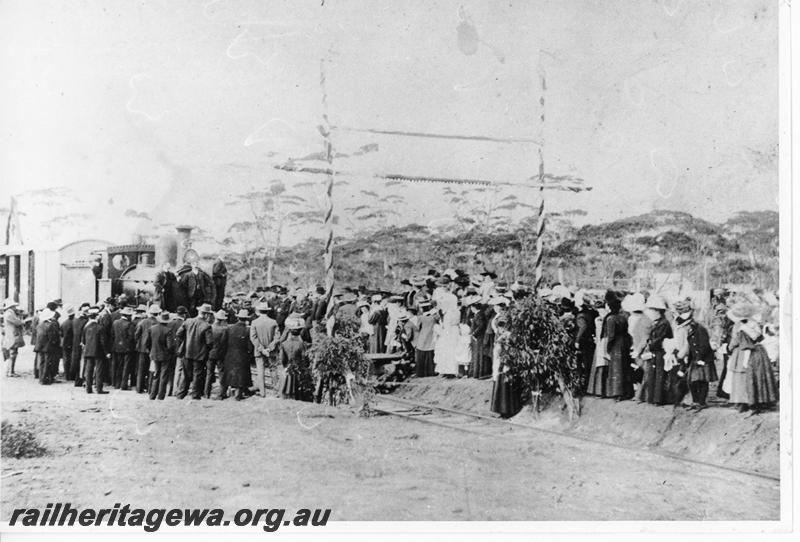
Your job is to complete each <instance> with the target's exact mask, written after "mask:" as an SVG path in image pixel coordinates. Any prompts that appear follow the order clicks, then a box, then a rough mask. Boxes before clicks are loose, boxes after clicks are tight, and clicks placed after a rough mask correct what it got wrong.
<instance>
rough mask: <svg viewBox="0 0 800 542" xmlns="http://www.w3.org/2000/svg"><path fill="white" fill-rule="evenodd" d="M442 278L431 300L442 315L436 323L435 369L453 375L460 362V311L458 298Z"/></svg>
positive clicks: (440, 372) (456, 371)
mask: <svg viewBox="0 0 800 542" xmlns="http://www.w3.org/2000/svg"><path fill="white" fill-rule="evenodd" d="M442 278H443V279H445V280H442V281H441V282H440V284H441V286H442V287H439V288H437V289H436V290H435V291H434V292H433V300H434V301H435V302H436V306H437V308H438V309H439V311H440V312H441V315H442V320H441V322H440V323H439V324H438V334H437V337H436V345H435V346H434V358H435V359H436V371H437V372H438V373H439V374H440V375H445V376H455V375H457V374H458V365H459V363H460V361H459V357H458V355H459V354H458V353H459V343H460V339H461V334H460V332H459V328H458V325H459V322H460V321H461V312H460V311H459V308H458V298H457V297H456V296H455V294H453V293H452V292H451V291H450V290H449V289H448V288H446V286H449V285H450V281H449V280H447V277H442Z"/></svg>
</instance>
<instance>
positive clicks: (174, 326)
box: [167, 305, 189, 395]
mask: <svg viewBox="0 0 800 542" xmlns="http://www.w3.org/2000/svg"><path fill="white" fill-rule="evenodd" d="M188 315H189V313H188V311H187V310H186V307H184V306H183V305H181V306H179V307H178V308H177V310H176V311H175V315H174V316H173V317H172V320H170V321H169V332H170V334H171V335H172V357H171V358H170V360H169V363H168V364H167V368H168V370H169V374H168V377H169V378H168V379H167V395H172V394H173V387H178V388H179V387H180V386H181V380H180V378H181V377H183V364H182V362H179V358H180V357H181V356H182V354H181V347H182V346H183V345H182V344H181V343H180V341H178V330H179V329H180V327H181V326H182V325H183V322H184V321H185V320H186V317H187V316H188ZM176 369H177V370H179V371H180V372H179V375H178V379H177V380H178V382H177V383H175V380H176V377H175V371H176Z"/></svg>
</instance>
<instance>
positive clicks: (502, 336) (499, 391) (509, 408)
mask: <svg viewBox="0 0 800 542" xmlns="http://www.w3.org/2000/svg"><path fill="white" fill-rule="evenodd" d="M492 325H493V326H494V332H495V339H494V340H495V342H494V352H493V358H494V360H495V364H494V368H493V369H494V374H493V380H494V385H493V386H492V401H491V405H490V408H491V411H492V412H495V413H497V414H500V417H501V418H510V417H511V416H514V415H515V414H516V413H517V412H519V409H520V408H521V407H522V399H521V397H520V392H519V387H518V386H517V385H516V383H515V382H514V381H513V380H512V379H511V378H510V377H509V376H508V364H507V363H506V362H505V361H504V360H503V358H502V357H501V356H500V350H501V348H502V345H503V342H504V341H506V340H507V339H508V336H509V331H507V330H506V317H505V316H504V315H496V316H495V318H494V322H493V323H492Z"/></svg>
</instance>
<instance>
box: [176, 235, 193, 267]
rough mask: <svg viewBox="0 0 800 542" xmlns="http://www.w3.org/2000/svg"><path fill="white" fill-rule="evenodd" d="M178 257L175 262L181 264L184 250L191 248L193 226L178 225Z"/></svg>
mask: <svg viewBox="0 0 800 542" xmlns="http://www.w3.org/2000/svg"><path fill="white" fill-rule="evenodd" d="M175 229H176V230H178V254H177V256H178V258H177V260H178V261H177V264H178V265H181V264H183V256H184V254H186V251H187V250H189V249H190V248H192V230H193V229H194V226H178V227H177V228H175Z"/></svg>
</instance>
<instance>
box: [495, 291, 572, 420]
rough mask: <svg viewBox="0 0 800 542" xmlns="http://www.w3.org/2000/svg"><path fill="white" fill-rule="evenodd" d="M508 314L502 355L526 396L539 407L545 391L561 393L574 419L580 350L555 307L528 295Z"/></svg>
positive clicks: (501, 348) (502, 343)
mask: <svg viewBox="0 0 800 542" xmlns="http://www.w3.org/2000/svg"><path fill="white" fill-rule="evenodd" d="M507 315H508V318H507V322H508V324H507V325H508V328H507V329H508V331H509V336H508V337H507V339H506V340H504V341H502V342H501V347H500V356H501V359H502V360H503V362H504V363H506V364H507V365H508V367H509V375H510V376H511V379H512V381H514V380H516V382H517V384H518V385H519V389H520V390H521V392H522V394H523V397H529V396H530V397H532V398H533V405H534V407H535V408H536V407H537V406H538V397H539V395H540V394H541V393H543V392H544V393H558V394H560V395H561V396H562V398H563V399H564V403H565V405H566V408H567V410H568V412H569V415H570V419H571V418H572V417H573V416H574V415H575V414H576V413H578V403H577V401H576V400H575V398H574V393H575V392H576V391H577V390H578V388H579V386H580V373H579V372H578V367H577V351H576V350H575V346H574V340H573V338H572V337H571V336H570V334H569V333H568V332H567V330H566V328H565V327H564V325H563V324H562V322H561V321H560V320H559V315H558V313H557V312H556V310H555V308H554V307H553V306H551V305H550V304H549V303H547V302H546V301H544V300H542V299H541V298H539V297H538V296H528V297H526V298H524V299H523V300H520V301H519V302H518V303H517V304H515V305H514V306H513V307H511V308H510V309H509V311H508V312H507Z"/></svg>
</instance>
